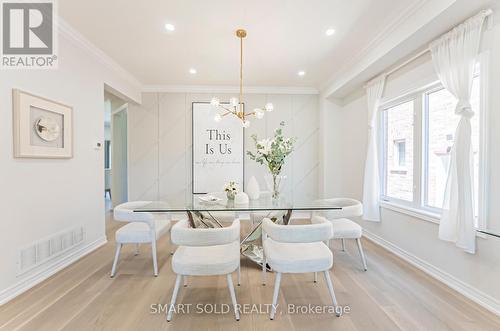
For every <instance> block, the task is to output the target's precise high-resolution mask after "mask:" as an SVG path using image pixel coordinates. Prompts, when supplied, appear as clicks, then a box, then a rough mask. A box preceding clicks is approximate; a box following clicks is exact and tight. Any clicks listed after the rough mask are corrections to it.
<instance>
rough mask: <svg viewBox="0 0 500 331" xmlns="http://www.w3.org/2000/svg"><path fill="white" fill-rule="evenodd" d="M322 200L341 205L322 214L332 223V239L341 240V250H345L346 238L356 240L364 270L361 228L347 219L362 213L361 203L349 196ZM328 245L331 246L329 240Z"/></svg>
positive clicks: (364, 261)
mask: <svg viewBox="0 0 500 331" xmlns="http://www.w3.org/2000/svg"><path fill="white" fill-rule="evenodd" d="M322 201H323V202H324V203H328V204H330V205H332V206H338V207H342V209H332V210H327V211H325V212H324V214H323V215H324V216H325V217H326V218H327V219H328V220H329V221H330V222H331V223H332V225H333V238H332V240H335V239H340V240H341V241H342V251H345V250H346V246H345V240H346V239H353V240H356V244H357V246H358V251H359V255H360V256H361V263H362V264H363V270H364V271H366V270H367V266H366V258H365V253H364V252H363V246H362V245H361V237H362V235H363V229H362V228H361V226H360V225H359V224H358V223H356V222H354V221H352V220H351V219H349V218H350V217H359V216H362V215H363V205H362V203H361V202H359V201H358V200H355V199H349V198H333V199H324V200H322ZM329 246H330V247H332V245H331V241H330V245H329Z"/></svg>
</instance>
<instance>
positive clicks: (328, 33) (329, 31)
mask: <svg viewBox="0 0 500 331" xmlns="http://www.w3.org/2000/svg"><path fill="white" fill-rule="evenodd" d="M334 33H335V29H332V28H330V29H328V30H326V32H325V34H326V35H327V36H328V37H330V36H331V35H333V34H334Z"/></svg>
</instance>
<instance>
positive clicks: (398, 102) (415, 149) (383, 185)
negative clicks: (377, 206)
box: [379, 91, 421, 208]
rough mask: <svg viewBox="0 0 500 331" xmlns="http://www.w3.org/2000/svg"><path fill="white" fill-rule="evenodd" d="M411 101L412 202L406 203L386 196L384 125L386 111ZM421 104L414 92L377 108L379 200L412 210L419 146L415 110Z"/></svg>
mask: <svg viewBox="0 0 500 331" xmlns="http://www.w3.org/2000/svg"><path fill="white" fill-rule="evenodd" d="M411 101H413V162H414V164H413V189H412V191H413V198H412V201H407V200H404V199H398V198H396V197H391V196H388V195H387V164H386V162H385V160H386V159H387V151H388V148H389V146H387V144H386V143H385V142H386V141H387V130H386V124H387V110H388V109H390V108H393V107H396V106H399V105H401V104H404V103H407V102H411ZM420 103H421V100H419V98H418V91H416V92H415V93H409V94H406V95H404V96H401V97H399V98H395V99H392V100H390V101H387V102H385V103H384V104H382V105H381V106H380V107H379V114H382V116H379V128H380V131H379V132H380V133H381V134H380V139H379V140H380V141H379V146H381V151H382V153H381V155H382V157H381V158H380V160H379V164H380V167H379V168H380V178H381V179H382V180H381V185H380V186H381V192H380V199H381V200H382V201H385V202H392V203H395V204H397V205H401V206H407V207H412V208H415V200H416V197H415V195H416V193H417V192H416V191H417V190H418V188H417V186H418V185H417V183H416V181H417V180H418V178H416V176H415V167H417V164H418V163H419V162H415V161H416V159H415V158H416V157H418V155H416V153H418V151H419V146H418V143H417V139H418V134H417V130H418V127H419V126H418V124H417V123H416V122H417V111H416V109H417V108H418V107H419V106H421V105H420ZM407 171H408V170H407Z"/></svg>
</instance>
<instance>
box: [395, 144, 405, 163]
mask: <svg viewBox="0 0 500 331" xmlns="http://www.w3.org/2000/svg"><path fill="white" fill-rule="evenodd" d="M394 148H395V150H394V151H395V153H396V158H395V160H396V161H397V166H398V167H400V168H404V166H405V165H406V140H405V139H402V140H395V141H394Z"/></svg>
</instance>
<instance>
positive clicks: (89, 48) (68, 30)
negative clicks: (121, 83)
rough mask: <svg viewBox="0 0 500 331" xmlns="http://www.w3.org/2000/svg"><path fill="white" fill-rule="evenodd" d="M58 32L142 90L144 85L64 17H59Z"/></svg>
mask: <svg viewBox="0 0 500 331" xmlns="http://www.w3.org/2000/svg"><path fill="white" fill-rule="evenodd" d="M58 31H59V32H60V33H61V35H62V36H64V37H66V38H67V39H68V40H69V41H71V42H73V44H75V45H76V46H77V47H79V48H80V49H82V50H85V51H86V52H87V53H89V54H90V55H92V56H93V57H94V58H96V59H97V60H99V62H101V63H102V64H103V65H104V66H105V67H107V68H108V69H110V70H111V71H113V72H114V73H116V74H117V75H118V76H119V77H121V78H123V79H124V80H126V81H127V82H128V83H130V84H132V85H133V86H135V87H136V88H138V89H139V90H141V89H142V86H143V84H142V83H141V82H140V81H139V80H138V79H137V78H135V76H134V75H132V74H131V73H130V72H129V71H127V70H126V69H125V68H123V67H122V66H121V65H119V64H118V63H117V62H116V61H115V60H114V59H112V58H111V57H110V56H109V55H107V54H106V53H104V52H103V51H102V50H101V49H100V48H98V47H97V46H96V45H94V44H93V43H92V42H90V41H89V40H88V39H87V38H85V37H84V36H83V35H82V34H81V33H80V32H78V31H77V30H76V29H75V28H73V27H72V26H71V25H70V24H69V23H68V22H66V21H65V20H64V19H63V18H62V17H58Z"/></svg>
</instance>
